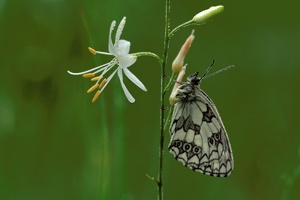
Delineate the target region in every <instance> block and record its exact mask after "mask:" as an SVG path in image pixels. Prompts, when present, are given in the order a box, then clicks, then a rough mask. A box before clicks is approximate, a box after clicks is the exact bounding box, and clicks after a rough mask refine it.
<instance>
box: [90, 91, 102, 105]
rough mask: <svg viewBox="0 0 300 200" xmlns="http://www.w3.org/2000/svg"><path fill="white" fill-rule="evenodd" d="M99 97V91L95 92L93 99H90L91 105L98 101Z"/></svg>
mask: <svg viewBox="0 0 300 200" xmlns="http://www.w3.org/2000/svg"><path fill="white" fill-rule="evenodd" d="M99 95H100V90H98V91H97V92H96V94H95V96H94V98H93V99H92V102H93V103H94V102H95V101H96V100H97V99H98V97H99Z"/></svg>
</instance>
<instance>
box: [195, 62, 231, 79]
mask: <svg viewBox="0 0 300 200" xmlns="http://www.w3.org/2000/svg"><path fill="white" fill-rule="evenodd" d="M233 67H234V65H230V66H228V67H224V68H223V69H220V70H218V71H216V72H214V73H212V74H209V75H207V76H204V77H203V79H205V78H209V77H212V76H214V75H216V74H218V73H220V72H223V71H226V70H228V69H231V68H233ZM201 79H202V78H201Z"/></svg>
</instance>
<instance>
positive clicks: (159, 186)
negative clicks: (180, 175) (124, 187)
mask: <svg viewBox="0 0 300 200" xmlns="http://www.w3.org/2000/svg"><path fill="white" fill-rule="evenodd" d="M169 12H170V0H166V8H165V34H164V51H163V61H162V63H161V78H160V84H161V85H160V94H161V97H160V102H161V108H160V143H159V165H158V168H159V169H158V177H157V190H158V200H163V180H162V170H163V156H164V125H165V121H164V119H165V75H166V74H165V70H166V64H167V58H168V49H169V42H170V38H169V32H170V20H169Z"/></svg>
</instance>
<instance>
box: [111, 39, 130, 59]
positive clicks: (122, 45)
mask: <svg viewBox="0 0 300 200" xmlns="http://www.w3.org/2000/svg"><path fill="white" fill-rule="evenodd" d="M115 47H116V49H118V53H119V55H118V56H126V55H127V54H128V53H129V50H130V42H129V41H127V40H119V41H118V42H117V43H116V44H115Z"/></svg>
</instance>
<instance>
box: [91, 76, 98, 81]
mask: <svg viewBox="0 0 300 200" xmlns="http://www.w3.org/2000/svg"><path fill="white" fill-rule="evenodd" d="M99 79H100V77H99V76H97V77H94V78H92V79H91V81H98V80H99Z"/></svg>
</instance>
